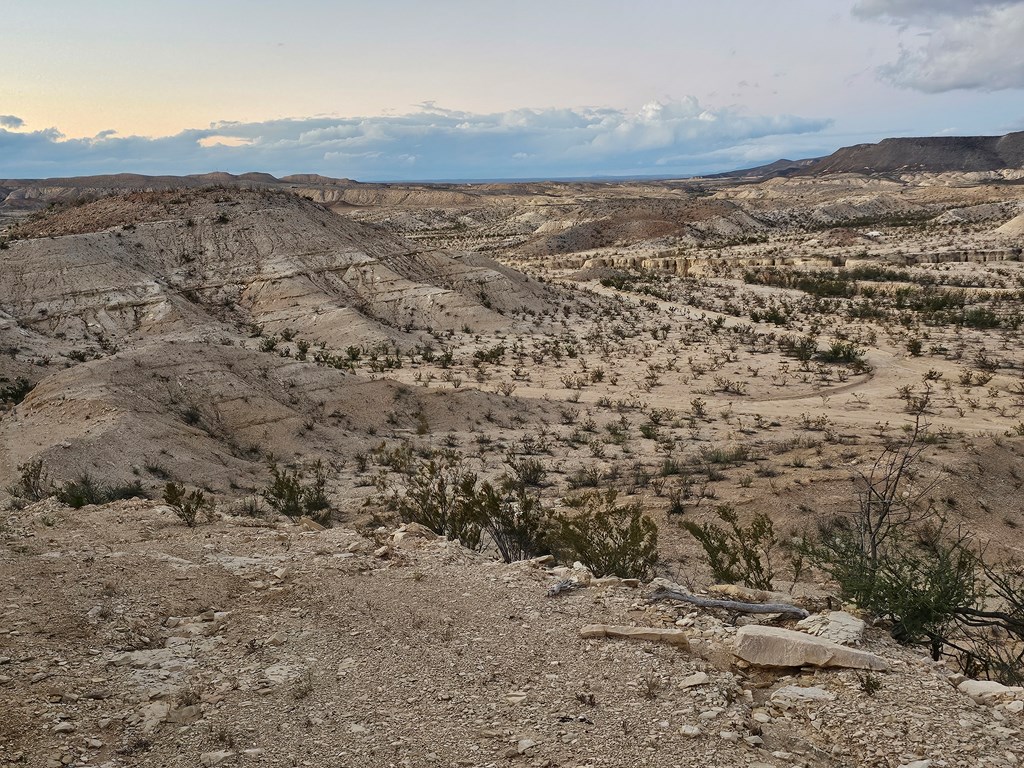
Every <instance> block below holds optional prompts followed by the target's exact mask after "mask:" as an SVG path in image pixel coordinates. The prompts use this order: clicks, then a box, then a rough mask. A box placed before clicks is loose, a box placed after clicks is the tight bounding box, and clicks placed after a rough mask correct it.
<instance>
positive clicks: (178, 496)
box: [164, 483, 213, 528]
mask: <svg viewBox="0 0 1024 768" xmlns="http://www.w3.org/2000/svg"><path fill="white" fill-rule="evenodd" d="M164 503H165V504H167V505H168V506H169V507H171V509H173V510H174V514H175V515H177V516H178V519H179V520H181V522H183V523H184V524H185V525H187V526H188V527H189V528H195V526H196V521H197V520H198V517H199V513H200V512H203V511H204V510H205V511H207V512H212V511H213V502H212V501H209V500H207V499H206V496H205V495H204V494H203V492H202V491H200V490H198V489H197V490H194V491H192V492H191V493H188V494H186V493H185V486H184V485H180V484H178V483H167V485H166V486H164Z"/></svg>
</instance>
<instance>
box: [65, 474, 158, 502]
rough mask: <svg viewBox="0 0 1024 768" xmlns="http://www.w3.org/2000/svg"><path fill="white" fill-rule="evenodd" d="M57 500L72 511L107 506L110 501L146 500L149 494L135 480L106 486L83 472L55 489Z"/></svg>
mask: <svg viewBox="0 0 1024 768" xmlns="http://www.w3.org/2000/svg"><path fill="white" fill-rule="evenodd" d="M56 495H57V499H58V501H60V502H61V503H62V504H67V505H68V506H69V507H73V508H74V509H81V508H82V507H85V506H88V505H90V504H109V503H110V502H112V501H122V500H125V499H148V498H149V494H147V493H146V491H145V490H143V488H142V483H140V482H139V481H138V480H135V481H133V482H131V483H122V484H117V485H107V484H106V483H103V482H101V481H99V480H96V479H95V478H93V477H92V475H90V474H89V473H88V472H83V473H82V474H80V475H79V476H78V477H77V478H75V479H74V480H69V481H67V482H66V483H64V484H63V485H62V486H60V488H58V489H57V494H56Z"/></svg>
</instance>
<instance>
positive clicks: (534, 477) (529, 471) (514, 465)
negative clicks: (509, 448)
mask: <svg viewBox="0 0 1024 768" xmlns="http://www.w3.org/2000/svg"><path fill="white" fill-rule="evenodd" d="M505 463H506V464H508V467H509V469H510V470H511V471H512V474H513V475H514V476H515V478H516V480H517V481H518V482H520V483H522V484H523V485H528V486H531V487H538V486H541V485H543V484H544V478H545V477H546V476H547V470H546V469H545V468H544V462H542V461H541V460H540V459H535V458H532V457H530V456H524V457H523V458H520V459H517V458H516V457H515V456H512V455H509V456H508V457H507V458H506V459H505Z"/></svg>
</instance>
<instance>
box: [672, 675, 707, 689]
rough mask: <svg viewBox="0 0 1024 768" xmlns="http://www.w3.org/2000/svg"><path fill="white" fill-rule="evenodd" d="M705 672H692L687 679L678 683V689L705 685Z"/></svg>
mask: <svg viewBox="0 0 1024 768" xmlns="http://www.w3.org/2000/svg"><path fill="white" fill-rule="evenodd" d="M709 679H710V678H708V674H707V672H694V673H693V674H692V675H690V676H689V677H684V678H683V679H682V680H680V681H679V687H680V688H696V687H697V686H698V685H705V684H706V683H707V682H708V680H709Z"/></svg>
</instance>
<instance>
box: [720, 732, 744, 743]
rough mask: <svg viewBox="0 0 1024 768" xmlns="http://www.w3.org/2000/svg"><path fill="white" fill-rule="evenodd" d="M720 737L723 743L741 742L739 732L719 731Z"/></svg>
mask: <svg viewBox="0 0 1024 768" xmlns="http://www.w3.org/2000/svg"><path fill="white" fill-rule="evenodd" d="M718 735H719V736H720V737H721V739H722V741H728V742H730V743H733V742H737V741H739V740H740V734H739V732H738V731H719V733H718Z"/></svg>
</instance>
